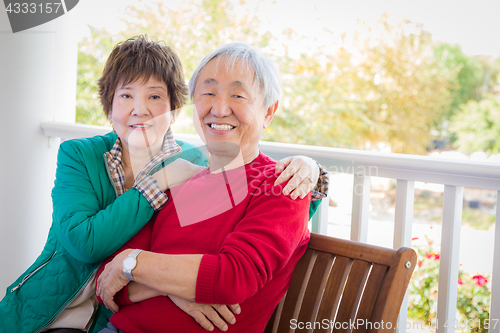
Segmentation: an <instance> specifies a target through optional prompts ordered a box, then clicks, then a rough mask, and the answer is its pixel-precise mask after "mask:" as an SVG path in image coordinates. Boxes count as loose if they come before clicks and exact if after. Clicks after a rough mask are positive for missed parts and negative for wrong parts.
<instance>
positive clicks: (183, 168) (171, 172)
mask: <svg viewBox="0 0 500 333" xmlns="http://www.w3.org/2000/svg"><path fill="white" fill-rule="evenodd" d="M204 168H205V167H202V166H199V165H196V164H193V163H191V162H188V161H186V160H184V159H182V158H179V159H176V160H175V161H173V162H172V163H170V164H169V165H167V166H166V167H164V168H163V169H161V170H159V171H157V172H156V173H154V174H153V178H155V179H156V181H157V182H158V185H159V186H160V189H161V190H162V191H163V192H165V191H166V190H168V189H171V188H173V187H175V186H178V185H181V184H182V183H184V182H186V181H187V180H188V179H189V178H191V177H192V176H194V175H195V174H197V173H198V172H199V171H201V170H203V169H204Z"/></svg>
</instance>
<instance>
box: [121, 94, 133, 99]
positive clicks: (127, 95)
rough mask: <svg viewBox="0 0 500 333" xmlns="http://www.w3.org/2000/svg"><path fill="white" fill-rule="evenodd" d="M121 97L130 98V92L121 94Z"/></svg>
mask: <svg viewBox="0 0 500 333" xmlns="http://www.w3.org/2000/svg"><path fill="white" fill-rule="evenodd" d="M121 97H123V98H132V96H131V95H130V94H122V95H121Z"/></svg>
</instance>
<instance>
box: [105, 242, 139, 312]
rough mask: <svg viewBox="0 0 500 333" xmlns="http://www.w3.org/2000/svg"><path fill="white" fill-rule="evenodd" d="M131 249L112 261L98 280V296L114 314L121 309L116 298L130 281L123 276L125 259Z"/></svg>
mask: <svg viewBox="0 0 500 333" xmlns="http://www.w3.org/2000/svg"><path fill="white" fill-rule="evenodd" d="M130 252H132V250H131V249H128V250H125V251H122V252H121V253H120V254H118V255H117V256H116V257H114V258H113V260H112V261H110V262H109V263H108V264H107V265H106V267H105V268H104V271H102V273H101V275H100V276H99V279H98V280H97V287H96V295H97V296H99V297H101V299H102V301H103V303H104V305H105V306H106V308H108V309H110V310H111V311H113V312H118V310H119V307H118V305H117V304H116V303H115V301H114V296H115V294H116V293H117V292H119V291H120V290H121V289H122V288H123V287H125V286H126V285H127V284H128V283H129V282H130V280H129V279H127V278H126V277H125V275H124V274H123V265H122V262H123V259H125V258H126V257H127V256H128V255H129V253H130Z"/></svg>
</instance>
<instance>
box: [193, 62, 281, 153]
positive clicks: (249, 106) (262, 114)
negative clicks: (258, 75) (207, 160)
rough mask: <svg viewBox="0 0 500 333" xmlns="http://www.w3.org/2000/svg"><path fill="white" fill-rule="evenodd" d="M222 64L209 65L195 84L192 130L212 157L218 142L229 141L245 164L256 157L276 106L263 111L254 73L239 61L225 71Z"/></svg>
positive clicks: (209, 63) (260, 93)
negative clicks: (196, 132)
mask: <svg viewBox="0 0 500 333" xmlns="http://www.w3.org/2000/svg"><path fill="white" fill-rule="evenodd" d="M218 60H219V61H220V63H218ZM224 61H226V60H225V59H224V58H221V59H213V60H211V61H210V62H208V64H207V65H206V66H205V67H204V68H203V70H202V71H201V72H200V76H199V77H198V80H197V81H196V87H195V92H194V96H193V101H194V104H195V110H196V112H194V114H193V116H195V115H196V116H195V119H194V122H195V127H197V130H198V134H199V135H200V136H201V137H202V139H203V138H204V139H205V140H206V143H207V145H208V148H209V150H210V152H211V153H212V154H213V153H214V152H213V151H212V150H213V149H215V148H216V147H217V146H220V145H218V144H217V143H220V142H230V143H233V144H235V145H237V146H239V149H240V150H241V153H242V156H243V159H244V161H245V163H247V162H249V161H251V160H253V159H254V158H255V157H257V155H258V153H259V148H258V144H259V140H260V137H261V136H262V131H263V128H264V127H265V126H267V125H268V124H269V123H270V122H271V120H272V118H273V116H274V112H275V111H276V107H277V103H276V105H274V106H272V107H270V108H269V109H266V108H265V107H264V99H263V95H262V92H261V89H260V87H259V86H258V85H256V84H254V82H253V70H247V68H246V67H245V66H244V65H243V64H242V63H241V62H240V61H238V62H236V64H235V66H234V68H232V70H228V68H227V67H226V66H225V65H224ZM196 125H198V126H196ZM222 146H224V145H222ZM226 146H227V145H226ZM224 147H225V146H224Z"/></svg>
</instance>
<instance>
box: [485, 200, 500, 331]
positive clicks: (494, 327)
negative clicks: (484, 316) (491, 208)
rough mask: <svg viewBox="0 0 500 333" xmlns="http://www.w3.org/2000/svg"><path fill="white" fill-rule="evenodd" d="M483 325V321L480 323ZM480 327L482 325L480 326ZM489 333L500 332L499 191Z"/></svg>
mask: <svg viewBox="0 0 500 333" xmlns="http://www.w3.org/2000/svg"><path fill="white" fill-rule="evenodd" d="M481 325H484V323H481ZM481 327H482V326H481ZM489 332H490V333H500V191H498V192H497V215H496V222H495V250H494V252H493V272H492V275H491V298H490V329H489Z"/></svg>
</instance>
